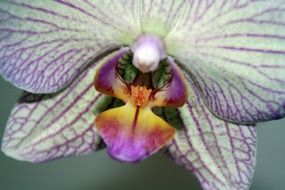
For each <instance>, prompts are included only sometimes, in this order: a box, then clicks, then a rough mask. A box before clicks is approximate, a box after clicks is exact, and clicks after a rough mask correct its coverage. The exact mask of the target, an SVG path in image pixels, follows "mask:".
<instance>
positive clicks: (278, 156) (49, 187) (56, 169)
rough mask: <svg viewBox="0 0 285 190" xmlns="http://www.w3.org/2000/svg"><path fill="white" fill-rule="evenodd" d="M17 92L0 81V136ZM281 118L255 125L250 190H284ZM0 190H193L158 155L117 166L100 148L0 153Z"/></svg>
mask: <svg viewBox="0 0 285 190" xmlns="http://www.w3.org/2000/svg"><path fill="white" fill-rule="evenodd" d="M20 93H21V91H20V90H19V89H17V88H15V87H13V86H12V85H11V84H9V83H7V82H5V81H4V80H3V79H2V78H0V103H1V104H0V136H1V137H2V135H3V131H4V128H5V123H6V122H7V119H8V116H9V113H10V111H11V109H12V107H13V104H14V102H15V101H16V100H17V98H18V96H19V95H20ZM284 124H285V119H283V120H279V121H274V122H267V123H263V124H260V125H258V157H257V158H258V159H257V168H256V173H255V177H254V179H253V184H252V186H251V188H250V189H251V190H268V189H270V190H275V189H285V138H284V136H285V126H284ZM0 189H1V190H18V189H19V190H134V189H135V190H146V189H148V190H160V189H164V190H170V189H175V190H190V189H191V190H196V189H201V188H200V186H199V183H198V182H197V181H196V179H195V177H194V176H193V175H192V174H191V172H189V171H185V170H183V169H182V168H180V167H177V166H176V165H175V164H174V163H173V162H172V161H171V160H169V159H168V158H167V157H165V156H164V154H162V153H159V154H156V155H154V156H152V157H151V158H148V159H147V160H145V161H143V162H141V163H140V164H135V165H132V164H121V163H119V162H116V161H113V160H112V159H110V158H109V157H108V156H107V154H106V152H105V151H104V150H102V151H99V152H97V153H95V154H91V155H87V156H80V157H72V158H65V159H60V160H56V161H52V162H49V163H45V164H30V163H25V162H19V161H16V160H13V159H11V158H8V157H6V156H5V155H4V154H3V153H2V152H1V153H0Z"/></svg>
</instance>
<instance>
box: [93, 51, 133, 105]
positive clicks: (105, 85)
mask: <svg viewBox="0 0 285 190" xmlns="http://www.w3.org/2000/svg"><path fill="white" fill-rule="evenodd" d="M127 52H128V49H121V50H120V52H119V53H118V54H117V55H115V56H114V57H112V58H110V59H109V60H107V61H106V63H104V64H103V65H102V66H101V68H99V69H98V71H97V73H96V76H95V79H94V85H95V88H96V90H98V91H99V92H101V93H103V94H106V95H109V96H114V97H116V98H119V99H122V100H126V99H127V98H128V87H127V85H126V84H125V83H123V82H122V81H121V79H119V77H118V76H117V74H116V65H117V63H118V62H119V59H120V58H121V57H122V56H123V55H124V54H126V53H127Z"/></svg>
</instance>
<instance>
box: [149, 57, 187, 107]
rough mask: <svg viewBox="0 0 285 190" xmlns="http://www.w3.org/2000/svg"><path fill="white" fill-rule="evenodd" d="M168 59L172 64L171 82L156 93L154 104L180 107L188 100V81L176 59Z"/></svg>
mask: <svg viewBox="0 0 285 190" xmlns="http://www.w3.org/2000/svg"><path fill="white" fill-rule="evenodd" d="M168 61H169V63H170V64H171V66H172V79H171V82H170V83H169V84H168V85H167V86H166V87H164V88H163V89H161V90H160V91H158V92H157V93H156V94H155V96H154V100H153V102H152V105H154V106H173V107H179V106H182V105H183V104H184V103H185V102H186V99H187V96H188V91H187V86H186V81H185V79H184V75H183V74H182V72H181V71H180V69H179V68H178V67H177V65H176V63H175V62H174V60H173V59H172V58H168Z"/></svg>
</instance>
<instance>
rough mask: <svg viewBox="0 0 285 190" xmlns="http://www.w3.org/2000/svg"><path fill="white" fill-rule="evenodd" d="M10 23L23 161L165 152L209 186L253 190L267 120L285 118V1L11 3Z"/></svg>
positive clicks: (11, 133) (12, 126)
mask: <svg viewBox="0 0 285 190" xmlns="http://www.w3.org/2000/svg"><path fill="white" fill-rule="evenodd" d="M0 31H1V32H0V73H1V75H2V76H3V77H4V78H5V79H6V80H7V81H10V82H11V83H12V84H14V85H15V86H16V87H18V88H21V89H23V90H25V92H24V94H23V95H22V96H21V97H20V99H19V100H18V102H17V103H16V105H15V107H14V108H13V110H12V112H11V115H10V117H9V119H8V122H7V126H6V130H5V134H4V137H3V141H2V150H3V152H4V153H5V154H6V155H7V156H10V157H12V158H15V159H17V160H22V161H30V162H45V161H48V160H54V159H57V158H62V157H67V156H72V155H82V154H87V153H92V152H95V151H96V150H98V149H99V148H100V147H102V146H101V145H102V144H105V145H106V148H107V151H108V153H109V155H110V156H111V157H112V158H114V159H116V160H119V161H121V162H139V161H142V160H143V159H145V158H147V157H149V156H151V155H152V154H154V153H156V152H158V151H160V150H161V151H165V152H166V153H167V155H169V156H170V157H171V158H172V159H173V160H174V161H175V162H176V163H177V164H178V165H180V166H182V167H184V168H185V169H187V170H190V171H192V172H193V173H194V174H195V176H196V177H197V178H198V180H199V181H200V183H201V186H202V188H203V189H206V190H208V189H238V190H240V189H248V188H249V185H250V183H251V180H252V177H253V173H254V168H255V160H256V128H255V124H256V123H257V122H263V121H269V120H274V119H279V118H282V117H284V115H285V90H284V89H285V64H284V63H285V1H284V0H274V1H269V0H220V1H218V0H216V1H215V0H211V1H204V0H201V1H199V0H189V1H185V0H169V1H162V0H155V1H152V0H129V1H123V0H114V1H112V0H100V1H96V0H84V1H75V0H74V1H73V0H53V1H51V0H50V1H24V0H2V1H0Z"/></svg>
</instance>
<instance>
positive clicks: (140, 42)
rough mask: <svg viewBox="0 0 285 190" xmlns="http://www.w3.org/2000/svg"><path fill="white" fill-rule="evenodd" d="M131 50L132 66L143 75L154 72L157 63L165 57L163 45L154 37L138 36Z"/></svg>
mask: <svg viewBox="0 0 285 190" xmlns="http://www.w3.org/2000/svg"><path fill="white" fill-rule="evenodd" d="M131 50H132V52H133V53H134V56H133V64H134V66H135V67H137V68H138V69H139V70H140V71H141V72H143V73H147V72H150V71H154V70H156V69H157V68H158V65H159V62H160V61H161V60H162V59H164V58H165V57H166V53H165V48H164V44H163V42H162V40H161V39H160V38H159V37H156V36H151V35H142V36H140V37H139V38H138V39H137V41H135V43H134V44H133V45H132V47H131Z"/></svg>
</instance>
